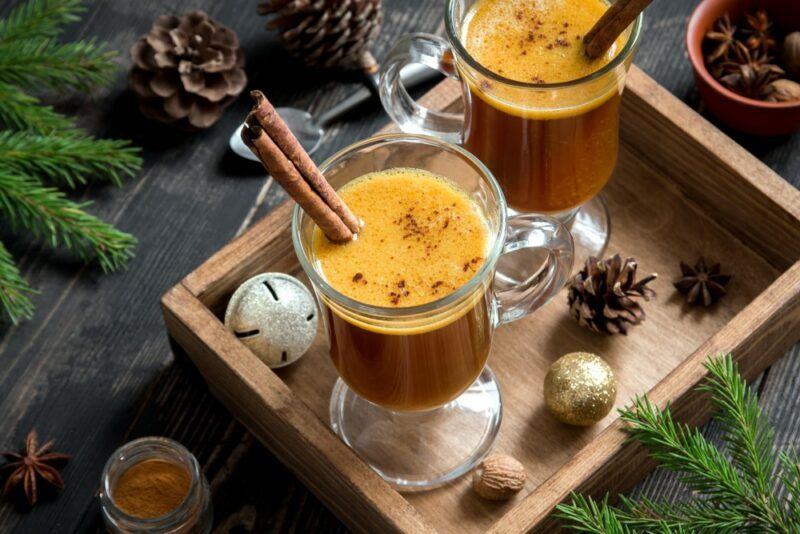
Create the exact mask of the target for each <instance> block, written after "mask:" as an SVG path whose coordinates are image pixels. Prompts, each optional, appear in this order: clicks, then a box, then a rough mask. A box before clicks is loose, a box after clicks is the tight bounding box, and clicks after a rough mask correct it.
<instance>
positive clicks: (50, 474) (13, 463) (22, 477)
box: [0, 429, 69, 506]
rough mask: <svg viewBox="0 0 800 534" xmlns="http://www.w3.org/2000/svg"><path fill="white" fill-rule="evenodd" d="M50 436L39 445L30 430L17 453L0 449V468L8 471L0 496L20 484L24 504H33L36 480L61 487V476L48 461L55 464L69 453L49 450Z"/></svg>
mask: <svg viewBox="0 0 800 534" xmlns="http://www.w3.org/2000/svg"><path fill="white" fill-rule="evenodd" d="M52 449H53V440H50V441H48V442H47V443H45V444H44V445H42V446H41V447H39V446H38V444H37V439H36V430H35V429H34V430H31V431H30V432H29V433H28V437H27V438H26V439H25V452H23V453H21V454H18V453H15V452H3V453H0V454H2V456H3V457H5V459H6V460H7V461H6V463H5V464H3V465H2V466H0V472H6V471H11V474H10V475H8V478H7V479H6V483H5V486H4V487H3V496H4V497H6V496H8V495H9V494H10V493H11V491H12V490H13V489H14V487H16V486H18V485H19V484H22V489H23V491H24V492H25V497H26V499H27V500H28V504H29V505H30V506H33V505H34V504H36V500H37V498H38V491H37V485H38V482H39V480H42V481H44V482H46V483H47V484H50V485H51V486H54V487H56V488H58V489H63V488H64V479H63V478H61V474H60V473H59V472H58V469H56V467H54V466H53V465H52V464H59V463H63V462H66V461H67V460H69V455H67V454H61V453H58V452H51V451H52Z"/></svg>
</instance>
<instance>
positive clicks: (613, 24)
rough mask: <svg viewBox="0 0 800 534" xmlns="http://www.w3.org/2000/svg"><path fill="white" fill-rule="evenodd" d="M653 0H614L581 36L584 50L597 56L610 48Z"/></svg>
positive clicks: (590, 55) (589, 54) (588, 54)
mask: <svg viewBox="0 0 800 534" xmlns="http://www.w3.org/2000/svg"><path fill="white" fill-rule="evenodd" d="M652 1H653V0H616V1H615V2H614V3H613V4H611V6H610V7H609V8H608V9H607V10H606V12H605V13H604V14H603V16H602V17H601V18H600V20H598V21H597V22H596V23H595V25H594V26H592V29H591V30H589V32H588V33H587V34H586V35H585V36H584V37H583V44H584V52H585V53H586V55H587V56H588V57H590V58H591V59H595V58H598V57H600V56H602V55H603V54H605V52H606V50H608V49H609V48H611V45H612V44H614V41H616V40H617V37H619V36H620V34H621V33H622V32H624V31H625V28H627V27H628V26H630V25H631V22H633V21H634V19H635V18H636V17H638V16H639V13H641V12H642V11H644V8H646V7H647V6H649V5H650V2H652Z"/></svg>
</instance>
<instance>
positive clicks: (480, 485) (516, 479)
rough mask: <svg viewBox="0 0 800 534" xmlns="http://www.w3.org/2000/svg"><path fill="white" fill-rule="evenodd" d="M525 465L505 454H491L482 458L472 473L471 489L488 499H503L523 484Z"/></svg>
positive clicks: (518, 489)
mask: <svg viewBox="0 0 800 534" xmlns="http://www.w3.org/2000/svg"><path fill="white" fill-rule="evenodd" d="M526 477H527V475H526V474H525V466H523V465H522V464H521V463H519V461H517V460H516V459H514V458H512V457H511V456H508V455H506V454H493V455H491V456H489V457H488V458H486V459H485V460H483V461H482V462H481V463H480V464H479V465H478V467H477V468H476V469H475V473H474V474H473V475H472V489H473V490H475V493H477V494H478V495H480V496H481V497H483V498H484V499H488V500H490V501H504V500H506V499H510V498H511V497H513V496H514V495H515V494H517V493H518V492H519V491H520V490H521V489H522V488H523V487H524V486H525V479H526Z"/></svg>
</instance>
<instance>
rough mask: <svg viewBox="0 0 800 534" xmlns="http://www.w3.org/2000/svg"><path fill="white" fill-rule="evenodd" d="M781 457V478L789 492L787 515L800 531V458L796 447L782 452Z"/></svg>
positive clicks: (797, 530) (796, 529)
mask: <svg viewBox="0 0 800 534" xmlns="http://www.w3.org/2000/svg"><path fill="white" fill-rule="evenodd" d="M779 458H780V463H781V467H782V473H781V475H780V479H781V482H783V485H784V487H785V488H786V491H787V492H788V494H789V495H788V496H787V500H788V504H787V506H786V517H787V518H788V519H789V520H791V521H792V526H793V527H794V529H795V531H796V532H800V463H798V462H799V461H800V460H798V457H797V451H796V450H794V449H792V450H790V451H789V452H782V453H781V454H780V455H779Z"/></svg>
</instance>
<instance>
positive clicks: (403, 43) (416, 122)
mask: <svg viewBox="0 0 800 534" xmlns="http://www.w3.org/2000/svg"><path fill="white" fill-rule="evenodd" d="M413 63H421V64H423V65H425V66H427V67H430V68H432V69H436V70H438V71H439V72H441V73H442V74H444V75H445V76H447V77H448V78H452V79H454V80H460V77H459V76H458V72H457V71H456V68H455V63H454V62H453V54H452V52H451V51H450V45H449V44H448V43H447V41H445V40H444V39H442V38H441V37H437V36H435V35H430V34H427V33H412V34H410V35H407V36H405V37H403V38H401V39H400V40H399V41H397V43H396V44H395V45H394V47H392V50H391V52H389V56H388V57H387V58H386V61H385V62H384V63H383V66H382V67H381V73H380V77H381V78H380V84H379V92H380V96H381V103H382V104H383V107H384V109H385V110H386V113H387V114H388V115H389V117H390V118H391V119H392V120H393V121H394V122H395V123H397V125H398V126H399V127H400V129H401V130H402V131H404V132H406V133H416V134H427V135H431V136H433V137H437V138H439V139H442V140H443V141H447V142H449V143H453V144H460V143H461V141H462V137H463V129H464V115H463V114H462V113H448V112H445V111H436V110H433V109H430V108H426V107H424V106H421V105H419V104H418V103H417V102H416V101H415V100H414V99H413V98H411V95H409V94H408V91H406V88H405V87H403V83H402V81H401V80H400V71H401V70H402V69H403V67H405V66H406V65H411V64H413Z"/></svg>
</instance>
